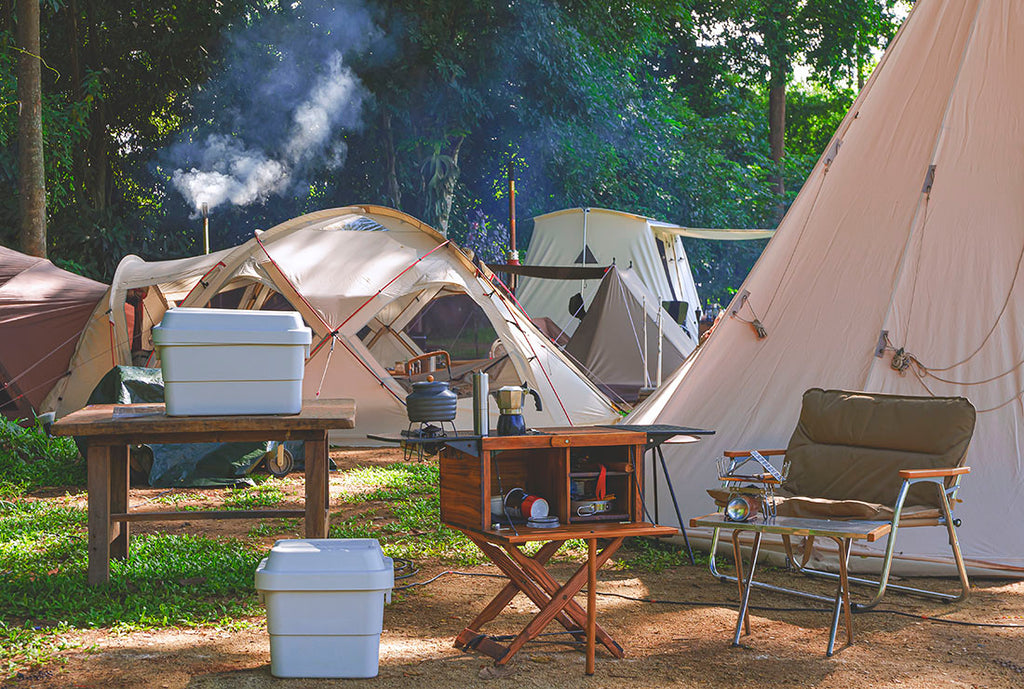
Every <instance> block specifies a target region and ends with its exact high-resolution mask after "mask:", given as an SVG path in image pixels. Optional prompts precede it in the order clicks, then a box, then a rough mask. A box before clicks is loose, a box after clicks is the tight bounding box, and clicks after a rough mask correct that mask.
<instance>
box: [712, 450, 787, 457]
mask: <svg viewBox="0 0 1024 689" xmlns="http://www.w3.org/2000/svg"><path fill="white" fill-rule="evenodd" d="M758 452H760V453H761V454H762V455H764V456H765V457H771V456H773V455H775V456H779V455H784V454H786V451H785V450H758ZM722 454H723V455H725V456H726V457H749V456H750V450H726V451H725V452H723V453H722Z"/></svg>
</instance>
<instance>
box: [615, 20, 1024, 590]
mask: <svg viewBox="0 0 1024 689" xmlns="http://www.w3.org/2000/svg"><path fill="white" fill-rule="evenodd" d="M1019 27H1024V3H1020V2H1008V1H996V0H988V1H986V0H919V2H917V3H916V5H915V6H914V8H913V10H912V11H911V13H910V15H909V17H908V19H907V20H906V21H905V22H904V24H903V26H902V27H901V29H900V31H899V32H898V34H897V36H896V37H895V38H894V39H893V41H892V43H891V44H890V46H889V48H888V50H887V51H886V53H885V55H884V56H883V58H882V60H881V62H880V64H879V66H878V68H877V69H876V70H875V72H874V73H873V75H872V77H871V78H870V79H869V81H868V83H867V84H866V86H865V88H864V89H863V90H862V92H861V93H860V95H859V96H858V97H857V99H856V101H855V102H854V104H853V106H852V108H851V109H850V111H849V113H848V114H847V115H846V117H845V118H844V120H843V121H842V123H841V124H840V127H839V129H838V131H837V132H836V134H835V136H834V137H833V139H832V142H831V144H830V145H829V146H828V148H827V149H826V151H825V153H824V155H823V156H822V157H821V159H820V160H819V161H818V163H817V165H816V166H815V168H814V170H813V171H812V172H811V174H810V176H809V177H808V179H807V181H806V182H805V184H804V186H803V188H802V190H801V191H800V194H799V195H798V196H797V198H796V200H795V201H794V202H793V205H792V207H791V208H790V210H789V212H788V213H787V214H786V216H785V218H784V219H783V221H782V223H781V224H780V226H779V228H778V231H777V232H776V234H775V236H774V237H773V238H772V240H771V241H770V242H769V244H768V247H767V248H766V250H765V251H764V253H763V255H762V256H761V258H760V259H759V260H758V262H757V264H756V265H755V266H754V268H753V270H752V271H751V273H750V275H749V276H748V277H747V279H746V281H745V282H744V284H743V286H742V288H741V291H740V294H741V295H743V294H746V297H745V298H737V299H735V300H734V301H733V304H732V306H731V307H730V309H729V311H728V314H729V315H727V316H726V317H725V318H723V320H722V321H721V322H720V323H719V324H718V326H717V327H716V328H715V330H714V331H713V332H712V334H711V336H710V338H709V339H708V341H707V342H706V344H705V345H704V346H703V347H702V348H701V349H699V350H698V352H697V354H696V355H694V356H693V357H691V358H690V359H689V360H688V361H687V362H686V363H685V364H684V365H683V366H682V367H681V368H680V370H679V371H677V373H676V374H675V375H674V376H673V378H672V379H671V380H669V381H668V382H667V383H666V384H665V385H664V386H663V388H662V389H661V390H659V391H658V392H657V393H656V394H655V395H653V396H652V397H651V398H649V399H648V400H647V401H646V402H645V403H644V404H643V405H641V406H640V407H639V408H638V409H636V410H635V411H634V412H633V414H632V415H631V416H630V417H629V422H630V423H679V424H683V425H689V426H697V427H706V428H710V429H714V430H716V431H717V435H716V436H714V437H713V438H710V439H706V440H705V441H703V442H701V443H699V444H697V445H696V446H688V447H686V448H684V447H682V446H676V447H674V448H671V449H669V448H668V447H666V455H667V457H668V459H669V461H670V465H671V467H672V469H671V472H672V478H673V481H674V483H675V486H676V490H677V494H678V495H679V497H680V500H681V503H682V504H683V505H684V508H685V511H684V518H687V517H690V516H696V515H699V514H702V513H706V512H708V511H710V510H711V509H712V507H713V505H712V503H711V502H710V501H709V500H708V498H707V497H706V495H704V489H706V488H708V487H711V486H713V485H714V484H715V483H716V482H717V481H716V472H715V462H714V458H715V457H717V456H721V453H722V451H723V450H726V449H741V448H751V447H755V448H777V447H784V446H785V444H786V440H787V437H788V434H789V433H790V431H791V430H792V429H793V427H794V425H795V423H796V420H797V415H798V412H799V409H800V393H801V392H802V391H803V390H805V389H807V388H811V387H824V388H843V389H848V390H866V391H871V392H882V393H894V394H913V395H936V396H963V397H966V398H967V399H969V400H970V401H971V402H972V403H973V404H974V406H975V407H976V408H977V411H978V415H977V427H976V430H975V434H974V438H973V440H972V442H971V445H970V448H969V450H968V455H967V460H966V463H967V464H968V465H970V466H971V467H972V471H971V474H970V475H969V476H967V477H965V479H964V482H963V485H962V487H961V491H960V497H961V498H962V499H963V504H962V505H959V506H958V507H957V516H958V517H959V518H960V519H961V520H962V527H961V528H960V529H959V531H958V533H959V537H960V542H961V544H962V546H963V551H964V555H965V557H966V558H967V560H968V564H969V567H970V568H971V569H972V570H973V571H974V572H984V573H990V574H996V573H1003V574H1006V573H1012V574H1014V575H1019V574H1020V573H1021V572H1024V529H1019V528H1009V529H1008V528H1006V525H1005V518H1006V515H1007V513H1008V512H1007V510H1008V509H1012V508H1020V507H1022V506H1024V434H1022V429H1024V400H1022V391H1024V367H1022V366H1021V361H1022V359H1024V355H1022V352H1024V327H1022V323H1024V292H1022V287H1024V285H1022V284H1021V282H1022V280H1024V275H1022V274H1021V272H1022V271H1021V267H1022V263H1024V194H1022V193H1021V190H1022V189H1024V165H1021V164H1020V160H1019V159H1020V153H1021V151H1022V150H1024V92H1022V91H1021V89H1018V88H1014V87H1013V85H1014V84H1016V83H1018V82H1019V71H1020V65H1021V64H1024V41H1021V40H1019V36H1017V34H1016V31H1015V30H1016V29H1018V28H1019ZM733 314H734V315H733ZM755 316H756V317H757V319H758V320H760V322H761V324H763V326H764V328H765V329H766V331H767V337H766V338H764V339H758V337H757V336H756V335H755V334H754V332H753V330H752V328H751V327H750V325H749V321H751V320H752V319H753V318H754V317H755ZM661 513H662V514H671V510H670V509H665V506H664V505H662V510H661ZM919 531H922V532H923V531H934V532H935V533H934V534H925V533H917V532H919ZM940 532H941V530H939V529H915V530H912V531H910V532H908V533H905V534H902V535H901V537H900V544H899V545H900V548H901V552H900V553H899V555H898V558H899V559H898V560H897V566H898V567H900V568H901V569H902V570H903V571H904V572H907V573H926V572H952V571H953V570H952V563H951V560H950V559H949V556H948V546H947V544H946V543H945V538H944V536H943V535H942V534H941V533H940ZM698 535H701V536H704V537H706V536H707V535H708V534H705V533H702V534H698ZM876 546H877V544H876ZM879 547H880V546H879ZM861 552H863V553H865V554H870V555H877V554H878V553H879V550H878V547H874V546H873V547H872V548H871V549H868V547H867V546H865V549H864V550H862V551H861ZM860 562H862V561H861V560H859V559H858V563H860Z"/></svg>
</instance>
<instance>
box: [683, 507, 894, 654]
mask: <svg viewBox="0 0 1024 689" xmlns="http://www.w3.org/2000/svg"><path fill="white" fill-rule="evenodd" d="M690 526H692V527H694V528H697V527H702V526H703V527H709V528H713V529H730V530H732V548H733V557H734V559H735V560H736V583H737V585H738V586H739V593H740V609H739V616H738V618H737V619H736V633H735V634H734V636H733V640H732V645H733V646H739V645H740V635H741V634H742V633H743V630H744V628H745V629H746V632H747V634H749V633H750V615H749V614H748V611H747V606H748V604H749V602H750V588H751V586H753V584H754V569H755V567H756V565H757V554H758V551H759V550H760V548H761V536H762V535H763V534H766V533H772V534H778V535H780V536H782V537H783V538H789V537H791V536H820V537H822V538H831V539H832V540H833V541H835V542H836V545H838V546H839V579H838V581H839V585H838V588H837V590H836V596H835V605H834V607H833V610H832V624H831V626H830V627H829V637H828V647H827V649H826V651H825V653H826V655H829V656H831V655H832V654H833V652H834V650H835V645H836V634H837V633H838V631H839V618H840V616H843V617H845V622H846V624H845V626H846V645H847V646H849V645H850V644H852V643H853V617H852V615H851V611H850V579H849V573H848V571H847V566H848V564H849V561H850V547H851V544H852V542H853V541H856V540H862V541H867V542H869V543H871V542H874V541H877V540H878V539H880V538H882V537H883V536H885V535H886V534H888V533H889V531H890V529H891V526H892V525H891V524H890V523H889V522H879V521H861V520H850V521H843V520H832V519H806V518H801V517H773V518H771V519H769V520H765V519H764V518H762V517H758V518H756V519H755V520H754V521H749V522H733V521H729V520H728V519H726V518H725V515H724V514H722V513H720V512H716V513H714V514H709V515H706V516H703V517H699V518H697V519H691V520H690ZM744 531H746V532H751V533H753V534H754V543H753V545H752V546H751V548H750V571H749V572H748V573H747V575H746V581H744V576H743V559H742V556H741V554H740V542H739V535H740V533H741V532H744Z"/></svg>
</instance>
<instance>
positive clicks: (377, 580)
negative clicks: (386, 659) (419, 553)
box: [256, 538, 395, 678]
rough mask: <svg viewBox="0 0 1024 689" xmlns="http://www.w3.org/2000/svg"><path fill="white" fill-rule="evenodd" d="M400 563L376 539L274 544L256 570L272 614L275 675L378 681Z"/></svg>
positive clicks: (258, 585)
mask: <svg viewBox="0 0 1024 689" xmlns="http://www.w3.org/2000/svg"><path fill="white" fill-rule="evenodd" d="M394 585H395V572H394V563H393V562H392V560H391V558H389V557H385V556H384V554H383V553H382V552H381V549H380V544H379V543H378V542H377V541H376V540H374V539H372V538H348V539H329V538H318V539H295V540H282V541H278V542H277V543H275V544H274V547H273V548H271V550H270V555H269V556H268V557H267V558H265V559H264V560H263V561H262V562H260V564H259V567H257V568H256V590H257V591H259V592H260V596H261V597H262V598H263V600H264V602H265V604H266V607H267V631H269V632H270V674H272V675H274V676H275V677H346V678H355V677H376V676H377V670H378V667H379V662H380V634H381V631H382V630H383V628H384V603H385V602H388V601H390V600H391V589H392V588H393V587H394Z"/></svg>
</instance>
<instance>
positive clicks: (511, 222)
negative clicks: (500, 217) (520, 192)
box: [508, 160, 519, 295]
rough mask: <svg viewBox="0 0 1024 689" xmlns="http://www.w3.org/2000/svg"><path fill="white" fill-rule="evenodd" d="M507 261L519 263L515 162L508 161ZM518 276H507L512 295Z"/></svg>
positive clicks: (514, 291) (514, 263) (515, 264)
mask: <svg viewBox="0 0 1024 689" xmlns="http://www.w3.org/2000/svg"><path fill="white" fill-rule="evenodd" d="M508 262H509V264H510V265H514V266H517V265H519V251H518V250H517V249H516V164H515V161H514V160H509V161H508ZM518 282H519V278H518V276H516V275H514V274H509V276H508V288H509V290H510V291H511V292H512V294H513V295H515V293H516V287H517V286H518V284H517V283H518Z"/></svg>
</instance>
